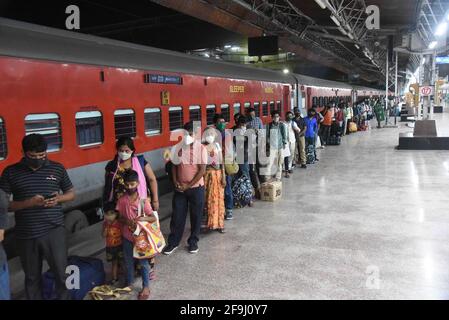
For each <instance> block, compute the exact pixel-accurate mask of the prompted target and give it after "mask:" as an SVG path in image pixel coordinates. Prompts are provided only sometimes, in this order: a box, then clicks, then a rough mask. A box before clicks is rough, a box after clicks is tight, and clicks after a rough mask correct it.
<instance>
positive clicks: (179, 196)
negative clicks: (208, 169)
mask: <svg viewBox="0 0 449 320" xmlns="http://www.w3.org/2000/svg"><path fill="white" fill-rule="evenodd" d="M204 197H205V193H204V187H197V188H192V189H189V190H186V191H184V192H177V191H175V193H174V195H173V200H172V207H173V213H172V217H171V221H170V235H169V236H168V243H169V244H170V245H172V246H178V245H179V243H180V242H181V239H182V235H183V234H184V228H185V226H186V219H187V210H188V209H190V228H191V231H190V238H189V239H188V241H187V242H188V243H189V245H194V244H197V243H198V240H199V234H200V230H201V217H202V215H203V210H204Z"/></svg>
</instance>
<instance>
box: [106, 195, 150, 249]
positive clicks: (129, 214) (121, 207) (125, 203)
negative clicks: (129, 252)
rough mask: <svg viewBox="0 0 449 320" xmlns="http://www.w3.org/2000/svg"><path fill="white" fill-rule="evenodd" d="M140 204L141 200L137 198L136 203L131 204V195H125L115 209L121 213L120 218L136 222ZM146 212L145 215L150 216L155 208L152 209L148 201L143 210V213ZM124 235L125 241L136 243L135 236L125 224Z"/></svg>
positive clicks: (123, 227)
mask: <svg viewBox="0 0 449 320" xmlns="http://www.w3.org/2000/svg"><path fill="white" fill-rule="evenodd" d="M139 202H140V198H139V197H137V199H136V201H135V202H131V199H130V197H129V195H127V194H125V195H124V196H122V197H121V198H120V199H119V200H118V201H117V206H116V207H115V209H116V210H117V211H118V212H120V216H122V217H124V218H126V219H129V220H134V219H136V218H137V215H138V210H139ZM143 212H145V215H147V216H149V215H151V213H152V212H153V208H151V205H150V202H149V201H148V200H146V201H145V207H144V209H143V210H142V213H141V214H143ZM122 235H123V237H124V238H125V239H127V240H129V241H131V242H134V236H133V233H132V232H131V230H129V227H128V226H127V225H125V224H122Z"/></svg>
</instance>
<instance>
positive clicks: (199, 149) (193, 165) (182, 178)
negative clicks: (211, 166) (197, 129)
mask: <svg viewBox="0 0 449 320" xmlns="http://www.w3.org/2000/svg"><path fill="white" fill-rule="evenodd" d="M179 152H181V155H180V158H179V159H180V161H181V163H180V164H179V165H177V166H176V170H177V171H176V175H177V180H178V182H179V183H183V184H189V183H190V182H191V181H192V180H193V178H194V177H195V175H196V174H197V173H198V171H199V169H198V165H199V164H204V165H205V164H207V157H208V155H207V150H206V147H205V146H203V145H202V144H200V143H194V145H193V147H191V148H190V157H189V155H188V154H184V153H182V150H180V151H179ZM199 186H204V178H203V177H201V179H200V180H199V181H198V182H197V183H195V185H193V186H192V188H196V187H199Z"/></svg>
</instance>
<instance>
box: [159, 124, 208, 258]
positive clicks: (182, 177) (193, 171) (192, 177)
mask: <svg viewBox="0 0 449 320" xmlns="http://www.w3.org/2000/svg"><path fill="white" fill-rule="evenodd" d="M184 130H185V131H186V135H185V137H184V139H183V143H182V146H180V148H178V149H176V154H175V155H174V160H173V167H172V179H173V185H174V186H175V192H174V194H173V201H172V207H173V213H172V216H171V221H170V235H169V237H168V244H167V246H166V247H165V248H164V251H163V254H165V255H170V254H172V253H173V252H174V251H175V250H176V249H177V248H178V246H179V243H180V242H181V239H182V236H183V233H184V228H185V224H186V219H187V211H188V209H189V208H190V226H191V227H190V229H191V233H190V237H189V239H188V241H187V242H188V244H189V249H188V250H189V252H190V253H192V254H194V253H197V252H198V250H199V249H198V241H199V234H200V230H201V217H202V215H203V209H204V197H205V190H204V178H203V176H204V174H205V172H206V164H207V151H206V148H205V147H204V146H203V145H202V144H201V141H200V140H199V139H195V138H194V137H193V135H194V130H193V122H192V121H190V122H188V123H186V124H185V125H184Z"/></svg>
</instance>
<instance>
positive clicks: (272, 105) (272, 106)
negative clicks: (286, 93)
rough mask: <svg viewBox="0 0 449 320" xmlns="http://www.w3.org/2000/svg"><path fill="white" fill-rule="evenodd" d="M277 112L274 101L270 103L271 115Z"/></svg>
mask: <svg viewBox="0 0 449 320" xmlns="http://www.w3.org/2000/svg"><path fill="white" fill-rule="evenodd" d="M275 110H276V105H275V104H274V101H270V114H271V113H272V112H273V111H275Z"/></svg>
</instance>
